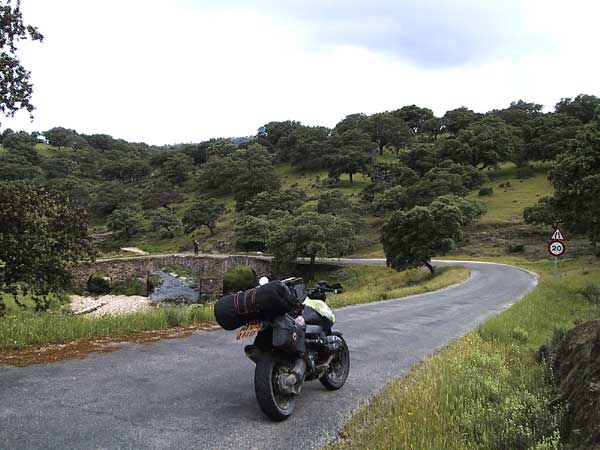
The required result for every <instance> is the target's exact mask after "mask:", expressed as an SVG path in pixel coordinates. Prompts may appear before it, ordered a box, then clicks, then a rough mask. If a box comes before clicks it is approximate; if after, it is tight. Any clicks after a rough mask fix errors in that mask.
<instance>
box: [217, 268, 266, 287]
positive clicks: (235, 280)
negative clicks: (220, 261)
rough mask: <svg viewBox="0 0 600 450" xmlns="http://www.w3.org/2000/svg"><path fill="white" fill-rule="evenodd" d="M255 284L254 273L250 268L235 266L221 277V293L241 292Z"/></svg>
mask: <svg viewBox="0 0 600 450" xmlns="http://www.w3.org/2000/svg"><path fill="white" fill-rule="evenodd" d="M257 284H258V280H257V277H256V272H255V271H254V269H252V267H250V266H235V267H232V268H231V269H229V270H228V271H227V272H225V274H224V275H223V292H237V291H243V290H245V289H251V288H253V287H255V286H256V285H257Z"/></svg>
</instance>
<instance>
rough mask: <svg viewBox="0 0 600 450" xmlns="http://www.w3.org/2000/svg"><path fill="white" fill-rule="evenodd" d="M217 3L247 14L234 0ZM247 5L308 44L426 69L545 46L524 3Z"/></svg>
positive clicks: (425, 0)
mask: <svg viewBox="0 0 600 450" xmlns="http://www.w3.org/2000/svg"><path fill="white" fill-rule="evenodd" d="M201 3H203V4H204V5H207V4H209V3H207V2H201ZM530 3H531V2H529V4H530ZM219 5H224V6H229V7H231V8H247V6H245V5H247V4H246V3H245V2H242V1H239V0H224V1H221V2H219ZM252 5H253V8H254V9H255V10H256V11H261V12H263V13H267V14H269V15H273V16H275V17H279V18H286V19H287V20H292V21H294V22H295V23H296V25H297V26H298V27H302V28H304V29H305V30H308V31H309V32H310V33H311V34H312V37H313V44H314V45H315V46H324V45H351V46H356V47H360V48H364V49H368V50H372V51H378V52H384V53H386V54H388V55H390V56H392V57H394V58H397V59H402V60H406V61H410V62H411V63H413V64H415V65H417V66H420V67H426V68H445V67H456V66H463V65H467V64H476V63H482V62H487V61H493V60H496V59H498V58H507V57H515V56H522V55H525V54H526V53H527V52H528V51H529V50H531V48H535V47H537V46H539V45H542V44H543V45H547V40H542V39H539V36H536V35H535V33H532V31H534V30H531V23H530V21H529V20H528V18H529V16H528V13H529V10H528V7H529V5H528V2H527V1H524V0H504V1H502V2H491V1H482V0H454V1H451V2H450V1H444V0H354V1H352V2H350V1H347V0H329V1H323V0H303V1H290V0H279V1H275V0H256V1H254V2H253V3H252Z"/></svg>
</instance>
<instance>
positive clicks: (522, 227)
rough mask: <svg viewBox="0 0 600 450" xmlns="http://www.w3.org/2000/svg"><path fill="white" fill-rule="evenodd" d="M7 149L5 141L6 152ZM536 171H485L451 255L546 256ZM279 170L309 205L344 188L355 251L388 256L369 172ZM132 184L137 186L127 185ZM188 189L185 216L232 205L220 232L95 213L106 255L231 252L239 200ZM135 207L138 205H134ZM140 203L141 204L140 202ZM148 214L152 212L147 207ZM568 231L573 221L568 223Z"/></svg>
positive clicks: (539, 168) (41, 148)
mask: <svg viewBox="0 0 600 450" xmlns="http://www.w3.org/2000/svg"><path fill="white" fill-rule="evenodd" d="M36 149H37V151H38V153H39V154H40V156H42V157H43V158H54V157H57V156H59V155H68V154H72V153H73V152H74V150H73V149H71V148H68V147H63V148H61V149H60V150H59V149H58V148H57V147H53V146H50V145H47V144H38V145H37V146H36ZM2 153H6V150H5V149H4V148H3V147H2V146H1V145H0V154H2ZM377 160H379V161H387V162H391V161H396V160H397V159H396V157H395V155H393V154H392V153H386V154H385V155H384V156H379V155H378V156H377ZM532 167H533V170H532V171H531V173H528V174H526V175H527V177H525V178H523V174H522V173H520V171H519V170H518V168H517V167H516V166H515V165H514V164H513V163H505V164H502V165H501V166H500V167H498V168H496V169H488V170H486V171H485V173H486V175H487V176H488V178H489V181H488V182H487V183H485V185H484V186H483V187H489V188H492V189H493V194H492V195H487V196H480V195H478V191H479V189H476V190H475V191H474V192H472V193H471V194H470V195H469V198H472V199H476V200H479V201H482V202H483V203H485V204H486V205H487V207H488V212H487V213H486V214H485V215H484V216H483V217H482V218H481V219H480V220H479V221H478V222H477V223H476V224H475V225H473V226H471V227H470V228H469V229H468V230H466V231H467V232H466V233H465V234H466V236H467V239H465V241H464V242H462V243H460V245H459V246H458V248H457V249H455V250H454V251H453V252H452V253H451V255H469V256H480V255H491V256H502V255H507V254H521V255H524V256H532V257H540V256H543V255H545V251H546V250H545V245H544V243H545V242H546V240H547V237H548V236H547V234H548V232H549V230H548V229H546V228H544V227H539V226H530V225H526V224H524V223H523V219H522V214H523V210H524V208H526V207H528V206H532V205H533V204H535V203H536V202H537V200H538V199H540V198H541V197H544V196H547V195H551V194H552V186H551V185H550V183H549V181H548V179H547V174H548V170H549V165H548V164H541V163H537V164H534V165H533V166H532ZM275 175H276V176H277V177H278V178H279V179H280V181H281V184H282V188H284V189H285V188H289V187H298V188H300V189H302V190H303V191H305V192H306V193H307V195H308V201H307V206H309V207H310V206H314V205H315V204H316V200H317V198H318V196H319V194H320V193H322V192H325V191H328V190H338V191H341V192H342V193H343V194H344V196H345V197H346V198H347V199H348V200H349V201H350V202H351V204H352V205H353V207H354V209H355V212H356V213H357V214H358V215H359V216H360V217H361V218H362V220H363V221H364V226H363V228H362V230H361V231H360V234H359V238H358V239H357V241H356V245H355V249H354V252H353V255H355V256H368V257H383V249H382V246H381V244H380V242H379V237H380V229H381V226H382V224H383V223H384V221H385V217H378V216H374V215H372V214H371V213H370V212H369V205H367V204H365V203H363V202H361V197H360V194H361V191H362V190H363V189H364V187H365V186H366V185H367V184H368V182H369V178H368V177H366V176H364V175H355V177H354V182H353V183H350V181H349V179H348V176H347V175H342V176H341V177H340V181H339V183H337V184H336V185H334V186H329V185H327V182H326V181H327V171H325V170H313V171H305V170H300V169H297V168H294V167H292V166H291V165H290V164H278V165H276V167H275ZM153 182H154V179H153V177H152V176H151V177H150V178H149V179H147V180H145V181H143V182H140V183H139V185H137V186H135V188H138V189H143V188H144V186H149V185H151V184H152V183H153ZM126 187H127V188H131V186H129V185H128V186H126ZM177 189H178V190H179V192H180V193H181V194H182V197H183V201H182V202H181V203H177V204H174V205H173V206H172V208H173V210H174V211H175V213H176V215H177V216H178V217H179V218H182V217H183V214H184V211H185V210H186V209H187V208H189V207H190V206H191V205H192V204H193V203H194V201H195V200H196V199H198V198H201V197H202V196H205V195H206V196H211V197H215V198H216V199H217V200H219V201H220V202H222V203H223V204H224V205H225V207H226V212H225V214H224V215H223V216H222V217H221V218H220V219H219V220H218V222H217V227H216V232H215V234H214V235H212V234H211V233H210V232H209V231H208V229H206V228H203V229H200V230H196V231H195V232H194V233H192V234H185V233H183V230H182V229H181V228H179V229H178V230H176V232H175V236H174V237H173V238H166V237H164V235H163V233H162V232H160V231H152V230H151V227H150V222H149V219H148V218H147V217H144V223H143V228H144V231H143V232H141V233H139V234H138V235H136V236H135V237H134V238H132V239H131V240H129V241H125V240H114V239H106V230H105V223H104V221H103V220H98V219H94V218H92V224H91V230H93V231H95V232H96V233H97V234H98V235H99V236H102V235H103V234H104V235H105V238H104V239H105V240H104V242H103V244H102V253H103V255H105V256H112V255H119V254H122V252H121V251H120V248H121V247H125V246H136V247H139V248H141V249H142V250H145V251H147V252H149V253H166V252H180V251H191V249H192V242H193V241H194V239H197V240H198V241H199V242H200V245H201V251H231V250H232V245H233V241H234V236H233V230H234V226H235V223H236V221H237V220H238V218H239V213H238V212H236V211H235V201H234V199H233V196H232V195H218V194H216V193H214V192H202V191H201V190H200V189H199V188H198V186H197V181H196V180H195V179H194V178H192V179H190V180H188V181H187V182H186V183H185V184H184V185H183V186H181V187H179V188H177ZM134 206H135V205H134ZM138 206H140V205H139V203H138ZM143 212H144V213H147V212H148V211H143ZM566 231H567V232H568V224H567V227H566ZM569 237H570V242H569V244H570V245H569V252H570V253H571V254H573V253H575V254H579V253H586V252H587V251H588V243H587V240H586V239H579V238H578V237H577V236H572V235H570V236H569Z"/></svg>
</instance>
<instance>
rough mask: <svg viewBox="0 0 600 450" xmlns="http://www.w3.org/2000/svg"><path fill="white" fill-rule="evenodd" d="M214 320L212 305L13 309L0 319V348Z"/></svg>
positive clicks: (160, 328)
mask: <svg viewBox="0 0 600 450" xmlns="http://www.w3.org/2000/svg"><path fill="white" fill-rule="evenodd" d="M209 320H214V316H213V309H212V305H208V306H200V305H198V306H188V307H166V308H158V309H156V310H154V311H149V312H137V313H131V314H123V315H114V316H102V317H85V316H75V315H72V314H53V313H40V314H26V313H16V314H11V315H9V316H7V317H4V318H2V319H0V349H15V348H22V347H27V346H31V345H42V344H48V343H65V342H71V341H74V340H76V339H86V338H97V337H104V336H125V335H128V334H134V333H138V332H140V331H150V330H162V329H165V328H172V327H176V326H185V325H191V324H194V323H198V322H206V321H209Z"/></svg>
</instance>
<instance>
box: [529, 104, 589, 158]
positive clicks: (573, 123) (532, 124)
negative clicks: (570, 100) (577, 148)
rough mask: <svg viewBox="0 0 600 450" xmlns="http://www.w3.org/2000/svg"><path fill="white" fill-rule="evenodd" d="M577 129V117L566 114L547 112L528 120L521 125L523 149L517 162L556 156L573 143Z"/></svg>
mask: <svg viewBox="0 0 600 450" xmlns="http://www.w3.org/2000/svg"><path fill="white" fill-rule="evenodd" d="M579 130H581V122H580V121H579V119H576V118H574V117H572V116H570V115H568V114H563V113H549V114H544V115H541V116H539V117H536V118H534V119H532V120H530V121H529V122H528V123H527V124H526V125H524V126H523V151H522V153H521V155H520V161H519V162H521V163H523V162H526V161H532V160H543V161H550V160H552V159H554V158H556V156H558V155H559V154H560V153H563V152H565V151H567V150H568V149H569V148H570V147H571V146H572V145H573V144H574V143H575V137H576V136H577V133H578V131H579Z"/></svg>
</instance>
